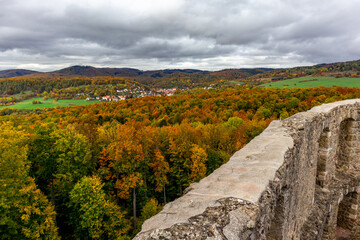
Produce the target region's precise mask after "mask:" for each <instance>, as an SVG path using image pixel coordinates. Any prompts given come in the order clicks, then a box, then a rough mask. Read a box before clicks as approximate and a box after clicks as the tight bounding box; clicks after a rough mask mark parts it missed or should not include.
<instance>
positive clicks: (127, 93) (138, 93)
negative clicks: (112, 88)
mask: <svg viewBox="0 0 360 240" xmlns="http://www.w3.org/2000/svg"><path fill="white" fill-rule="evenodd" d="M177 90H178V89H177V88H169V89H166V88H159V89H152V90H146V89H143V88H140V87H136V88H135V89H128V88H124V89H121V90H116V93H117V94H116V95H105V96H94V95H91V94H88V96H87V97H86V101H99V102H112V101H114V102H117V101H121V100H125V99H128V98H138V97H146V96H159V97H160V96H172V95H174V94H175V92H176V91H177ZM77 95H78V96H79V95H84V93H79V94H77Z"/></svg>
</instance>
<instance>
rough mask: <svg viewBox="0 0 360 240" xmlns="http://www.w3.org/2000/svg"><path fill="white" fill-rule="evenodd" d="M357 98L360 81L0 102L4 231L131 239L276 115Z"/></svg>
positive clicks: (0, 224)
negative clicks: (80, 102) (39, 106)
mask: <svg viewBox="0 0 360 240" xmlns="http://www.w3.org/2000/svg"><path fill="white" fill-rule="evenodd" d="M350 98H360V89H359V88H341V87H332V88H323V87H319V88H313V89H271V88H267V89H217V90H211V91H198V92H195V91H193V92H189V93H180V94H178V95H174V96H172V97H142V98H136V99H127V100H124V101H120V102H110V103H101V104H94V105H87V106H77V107H71V108H59V109H51V110H46V111H45V112H41V113H39V112H36V111H34V112H33V113H29V114H23V112H21V111H20V110H19V111H17V110H12V111H9V110H7V109H5V110H1V111H0V115H2V117H1V118H0V125H1V126H0V142H1V144H0V161H1V162H0V163H1V169H0V171H1V174H0V191H1V193H2V194H1V195H0V198H1V205H0V216H1V219H0V235H1V236H3V237H4V238H5V239H9V238H10V239H39V238H41V239H59V238H62V239H130V238H131V237H133V236H134V235H135V234H136V233H137V232H138V231H139V230H140V229H141V224H142V223H143V222H144V221H145V220H146V219H147V218H149V217H151V216H152V215H154V214H156V213H157V212H158V211H160V209H161V207H162V206H163V205H164V204H165V203H167V202H169V201H172V200H174V199H175V198H177V197H179V196H181V195H182V194H183V192H184V190H185V189H186V188H187V187H188V186H189V184H191V183H193V182H196V181H199V180H200V179H201V178H203V177H205V176H206V175H208V174H210V173H211V172H212V171H214V170H215V169H216V168H218V167H219V166H220V165H222V164H223V163H225V162H227V161H228V159H229V158H230V156H231V155H232V154H233V153H234V152H235V151H237V150H239V149H240V148H241V147H243V146H244V145H245V144H246V143H247V142H249V141H250V140H251V139H252V138H254V137H255V136H257V135H258V134H260V133H261V132H262V131H263V130H264V129H265V128H266V127H267V126H268V124H269V123H270V122H271V121H272V120H274V119H280V118H281V119H284V118H287V117H289V116H291V115H293V114H295V113H297V112H300V111H306V110H308V109H310V108H311V107H314V106H316V105H320V104H322V103H328V102H334V101H338V100H342V99H350ZM5 216H6V217H5Z"/></svg>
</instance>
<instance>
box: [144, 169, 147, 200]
mask: <svg viewBox="0 0 360 240" xmlns="http://www.w3.org/2000/svg"><path fill="white" fill-rule="evenodd" d="M144 185H145V199H146V200H147V199H148V197H147V184H146V173H144Z"/></svg>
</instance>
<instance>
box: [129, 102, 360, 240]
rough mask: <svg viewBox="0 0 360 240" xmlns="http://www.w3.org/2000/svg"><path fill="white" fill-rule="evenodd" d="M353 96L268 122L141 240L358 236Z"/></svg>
mask: <svg viewBox="0 0 360 240" xmlns="http://www.w3.org/2000/svg"><path fill="white" fill-rule="evenodd" d="M359 180H360V99H354V100H347V101H341V102H336V103H331V104H324V105H321V106H318V107H315V108H313V109H311V110H309V111H307V112H303V113H298V114H295V115H294V116H292V117H290V118H288V119H285V120H283V121H273V122H272V123H271V124H270V125H269V127H268V128H267V129H266V130H265V131H264V132H263V133H262V134H260V135H259V136H258V137H256V138H254V139H253V140H252V141H251V142H250V143H249V144H247V145H246V146H245V147H244V148H242V149H241V150H240V151H238V152H236V153H235V154H234V155H233V156H232V157H231V158H230V160H229V162H228V163H226V164H224V165H223V166H221V167H220V168H219V169H217V170H215V171H214V172H213V173H212V174H211V175H209V176H208V177H206V178H204V179H202V180H201V181H200V182H199V183H195V184H192V185H191V186H190V187H189V188H188V189H187V190H186V193H185V195H184V196H182V197H180V198H178V199H176V200H175V201H173V202H171V203H168V204H167V205H165V207H164V209H163V210H162V211H161V212H160V213H159V214H157V215H155V216H154V217H152V218H150V219H149V220H147V221H145V223H144V224H143V226H142V231H141V232H140V233H139V234H138V235H137V236H136V237H135V239H137V240H142V239H209V240H210V239H213V240H215V239H227V240H231V239H284V240H285V239H286V240H291V239H293V240H295V239H306V240H307V239H336V238H337V237H340V236H342V237H343V239H360V221H359V219H360V218H359V217H360V216H359V202H360V197H359V195H360V183H359Z"/></svg>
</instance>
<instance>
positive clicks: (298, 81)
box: [259, 76, 360, 88]
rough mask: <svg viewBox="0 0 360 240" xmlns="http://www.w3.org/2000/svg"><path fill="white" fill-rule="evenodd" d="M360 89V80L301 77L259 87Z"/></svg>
mask: <svg viewBox="0 0 360 240" xmlns="http://www.w3.org/2000/svg"><path fill="white" fill-rule="evenodd" d="M320 86H322V87H333V86H339V87H360V78H346V77H343V78H335V77H313V76H309V77H301V78H294V79H289V80H283V81H278V82H271V83H264V84H261V85H259V87H275V88H284V87H287V88H313V87H320Z"/></svg>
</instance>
